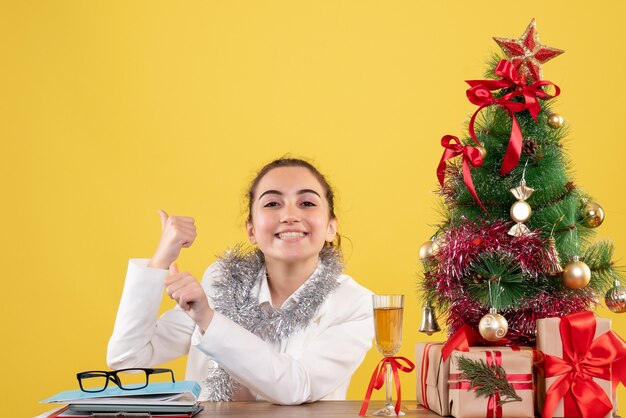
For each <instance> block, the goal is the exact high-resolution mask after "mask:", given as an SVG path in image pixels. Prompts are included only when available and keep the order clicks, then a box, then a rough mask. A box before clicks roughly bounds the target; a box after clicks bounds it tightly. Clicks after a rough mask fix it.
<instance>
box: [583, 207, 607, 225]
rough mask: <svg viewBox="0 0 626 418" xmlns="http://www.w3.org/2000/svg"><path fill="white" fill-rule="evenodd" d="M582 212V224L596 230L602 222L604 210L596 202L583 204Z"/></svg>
mask: <svg viewBox="0 0 626 418" xmlns="http://www.w3.org/2000/svg"><path fill="white" fill-rule="evenodd" d="M583 212H584V213H583V217H584V218H583V224H584V225H585V226H586V227H587V228H597V227H599V226H600V225H602V222H604V209H602V206H600V205H598V204H597V203H596V202H589V203H587V204H585V208H584V209H583Z"/></svg>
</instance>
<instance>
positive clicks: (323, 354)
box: [107, 259, 374, 405]
mask: <svg viewBox="0 0 626 418" xmlns="http://www.w3.org/2000/svg"><path fill="white" fill-rule="evenodd" d="M147 263H148V260H145V259H131V260H130V261H129V264H128V271H127V274H126V282H125V285H124V291H123V293H122V299H121V302H120V306H119V310H118V314H117V319H116V321H115V328H114V330H113V335H112V336H111V339H110V341H109V346H108V352H107V362H108V364H109V366H110V367H111V368H113V369H120V368H126V367H153V366H156V365H159V364H161V363H164V362H167V361H170V360H172V359H175V358H178V357H180V356H183V355H185V354H189V356H188V358H187V369H186V376H185V379H186V380H196V381H198V382H199V383H200V384H201V385H202V386H203V387H204V380H205V378H206V376H207V371H208V369H209V368H211V367H216V363H219V365H220V366H221V367H223V368H224V369H225V370H226V371H227V372H228V373H229V374H230V375H231V376H232V377H233V378H234V379H235V380H237V381H238V382H239V383H241V385H243V386H244V387H245V388H247V389H248V390H249V394H252V396H253V397H254V398H256V399H258V400H262V399H264V400H267V401H270V402H273V403H277V404H285V405H293V404H300V403H304V402H315V401H318V400H322V399H323V400H337V399H345V397H346V391H347V389H348V384H349V383H350V377H351V376H352V374H353V373H354V371H355V370H356V369H357V367H358V366H359V364H360V363H361V361H363V358H364V356H365V353H366V352H367V351H368V350H369V349H370V347H371V342H372V338H373V336H374V326H373V320H372V300H371V299H372V297H371V292H370V291H369V290H367V289H366V288H364V287H362V286H360V285H359V284H358V283H356V282H355V281H354V280H353V279H352V278H350V277H349V276H347V275H345V274H342V275H341V276H340V277H339V278H338V281H339V282H340V285H339V286H338V287H337V289H336V290H335V291H334V292H332V293H330V294H329V295H328V296H327V297H326V300H325V301H324V302H323V303H322V304H321V305H320V307H319V309H318V311H317V312H316V314H315V315H314V317H313V319H312V321H311V322H310V323H309V325H308V326H307V327H306V328H304V329H302V330H299V331H296V332H294V333H293V334H292V335H291V336H290V337H289V338H287V339H285V340H282V341H279V342H276V343H271V342H266V341H264V340H262V339H261V338H259V337H257V336H256V335H254V334H252V333H251V332H249V331H247V330H246V329H244V328H243V327H242V326H240V325H238V324H236V323H235V322H233V321H231V320H230V319H228V318H227V317H226V316H224V315H222V314H220V313H219V312H215V314H214V316H213V320H212V321H211V324H210V325H209V327H208V328H207V330H206V332H205V333H204V335H202V333H201V332H200V330H199V328H198V327H197V326H196V324H195V322H194V321H193V320H192V319H191V318H189V316H187V314H186V313H185V312H184V311H183V310H182V309H180V308H179V307H178V306H176V307H175V308H174V309H170V310H169V311H167V312H165V313H164V314H163V315H162V316H161V317H160V318H158V311H159V307H160V304H161V299H162V296H163V291H164V281H165V278H166V277H167V276H168V274H169V271H168V270H163V269H155V268H150V267H147ZM221 278H222V277H221V274H220V270H219V268H218V264H217V263H213V264H212V265H211V266H209V268H208V269H207V270H206V272H205V274H204V276H203V279H202V287H203V288H204V290H205V292H206V293H207V296H208V299H209V304H210V305H211V306H213V299H214V290H213V286H212V283H214V282H215V281H217V280H221ZM259 279H260V280H259V284H258V285H256V286H255V287H253V289H252V291H251V293H252V295H254V296H256V297H258V299H259V303H260V304H261V305H262V308H265V309H268V308H270V309H271V306H270V305H271V298H270V294H269V288H268V284H267V279H266V276H265V269H264V268H263V269H262V271H260V272H259ZM299 290H300V289H298V290H296V292H294V294H293V295H292V296H291V297H290V298H289V299H287V301H285V304H287V303H292V302H293V301H297V298H298V292H299ZM283 306H286V305H283ZM245 388H244V390H245ZM245 392H248V391H247V390H246V391H245ZM202 396H206V394H205V391H203V395H201V398H202ZM235 400H237V396H236V397H235Z"/></svg>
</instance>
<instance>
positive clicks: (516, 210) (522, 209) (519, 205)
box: [510, 200, 533, 222]
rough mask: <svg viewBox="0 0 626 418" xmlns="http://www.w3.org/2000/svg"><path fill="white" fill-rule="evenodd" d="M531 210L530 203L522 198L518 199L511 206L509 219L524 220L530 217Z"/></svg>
mask: <svg viewBox="0 0 626 418" xmlns="http://www.w3.org/2000/svg"><path fill="white" fill-rule="evenodd" d="M532 212H533V210H532V209H531V208H530V205H529V204H528V203H526V202H525V201H523V200H518V201H517V202H515V203H513V206H511V211H510V213H511V219H513V220H514V221H515V222H525V221H527V220H528V218H530V215H531V214H532Z"/></svg>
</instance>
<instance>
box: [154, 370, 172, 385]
mask: <svg viewBox="0 0 626 418" xmlns="http://www.w3.org/2000/svg"><path fill="white" fill-rule="evenodd" d="M150 373H151V374H153V373H169V374H170V375H171V376H172V382H174V383H176V380H174V371H173V370H172V369H150Z"/></svg>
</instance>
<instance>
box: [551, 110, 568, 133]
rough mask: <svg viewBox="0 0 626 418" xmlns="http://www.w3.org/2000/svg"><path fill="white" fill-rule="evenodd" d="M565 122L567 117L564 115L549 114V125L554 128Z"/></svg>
mask: <svg viewBox="0 0 626 418" xmlns="http://www.w3.org/2000/svg"><path fill="white" fill-rule="evenodd" d="M563 122H565V119H563V116H561V115H559V114H558V113H552V114H551V115H550V116H548V125H550V126H551V127H552V128H554V129H556V128H560V127H561V126H563Z"/></svg>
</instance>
